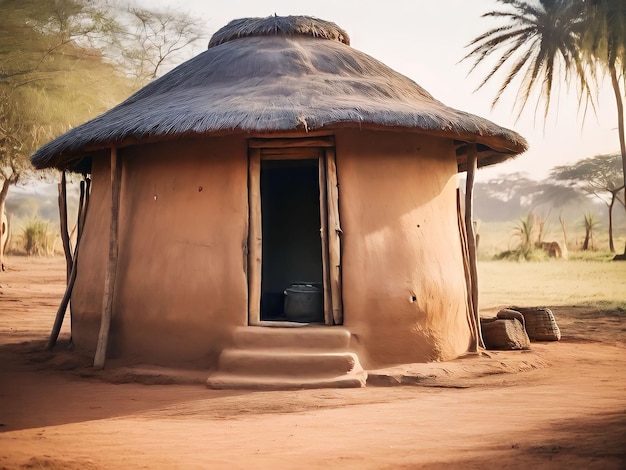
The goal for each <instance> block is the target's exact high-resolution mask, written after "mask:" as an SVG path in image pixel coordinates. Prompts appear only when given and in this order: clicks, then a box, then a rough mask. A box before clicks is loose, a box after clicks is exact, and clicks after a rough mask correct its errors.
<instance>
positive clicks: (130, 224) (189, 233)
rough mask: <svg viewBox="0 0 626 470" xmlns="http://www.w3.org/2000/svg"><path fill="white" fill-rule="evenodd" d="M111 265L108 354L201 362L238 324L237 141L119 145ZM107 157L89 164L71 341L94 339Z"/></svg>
mask: <svg viewBox="0 0 626 470" xmlns="http://www.w3.org/2000/svg"><path fill="white" fill-rule="evenodd" d="M121 155H122V158H123V160H124V166H123V179H122V194H121V204H120V228H119V263H118V271H117V279H116V284H115V300H114V306H113V321H112V334H111V337H112V340H111V342H110V353H111V356H113V357H115V356H116V355H123V356H124V359H125V360H132V359H137V360H143V359H146V360H150V361H151V362H156V363H162V364H165V365H167V364H176V365H179V366H180V365H184V363H189V365H190V366H210V365H211V364H212V363H213V362H214V361H215V359H216V357H217V354H218V352H219V351H220V350H221V348H222V345H223V343H224V342H225V341H228V338H229V331H230V330H231V329H232V328H233V327H234V326H238V325H245V324H246V323H247V284H246V277H245V263H246V260H245V250H244V247H245V241H246V239H247V193H248V191H247V156H246V144H245V141H244V139H243V138H220V139H207V140H203V141H191V142H186V143H180V142H171V143H166V144H153V145H145V146H141V147H131V148H127V149H123V150H122V151H121ZM109 185H110V177H109V162H108V161H107V159H106V158H104V159H99V160H95V161H94V167H93V190H92V206H91V208H90V213H89V215H88V219H87V226H86V230H85V234H84V242H85V243H84V245H83V247H82V248H81V252H80V260H79V263H80V264H79V273H80V274H79V278H78V281H77V283H76V287H75V290H74V294H73V297H72V305H73V311H74V312H75V314H74V318H73V322H74V325H73V326H74V338H75V341H76V342H77V344H78V345H79V346H83V347H86V348H88V349H94V348H95V344H96V341H97V331H98V328H99V321H100V320H99V319H100V312H101V308H102V293H103V286H104V272H105V270H106V260H107V255H108V238H109V228H108V227H109V220H110V218H109V211H110V190H109Z"/></svg>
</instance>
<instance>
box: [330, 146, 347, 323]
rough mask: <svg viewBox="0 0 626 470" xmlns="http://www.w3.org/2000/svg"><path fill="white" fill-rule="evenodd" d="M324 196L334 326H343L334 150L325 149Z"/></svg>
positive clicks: (337, 195) (339, 230)
mask: <svg viewBox="0 0 626 470" xmlns="http://www.w3.org/2000/svg"><path fill="white" fill-rule="evenodd" d="M326 189H327V191H326V196H327V198H328V266H329V277H330V290H331V298H332V306H333V320H334V323H335V325H342V324H343V307H342V300H341V235H342V231H341V224H340V222H339V183H338V181H337V162H336V160H335V149H334V148H327V149H326Z"/></svg>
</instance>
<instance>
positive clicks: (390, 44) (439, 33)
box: [136, 0, 619, 181]
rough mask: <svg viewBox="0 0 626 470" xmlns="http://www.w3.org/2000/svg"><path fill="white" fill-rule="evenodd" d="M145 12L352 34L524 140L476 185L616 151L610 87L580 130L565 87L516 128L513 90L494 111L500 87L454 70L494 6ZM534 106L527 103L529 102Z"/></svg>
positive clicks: (428, 3)
mask: <svg viewBox="0 0 626 470" xmlns="http://www.w3.org/2000/svg"><path fill="white" fill-rule="evenodd" d="M136 1H137V3H138V4H140V5H145V6H149V7H152V8H154V7H157V8H161V7H165V8H173V9H177V10H180V11H187V12H190V13H192V14H193V15H194V16H196V17H198V18H202V19H204V20H205V22H206V27H207V38H206V41H205V43H208V40H209V38H210V36H211V35H212V34H213V33H214V32H215V31H217V30H218V29H219V28H221V27H222V26H224V25H226V24H227V23H228V22H229V21H230V20H233V19H235V18H244V17H254V16H268V15H273V14H274V13H276V14H278V15H279V16H283V15H310V16H315V17H318V18H322V19H324V20H328V21H332V22H334V23H336V24H337V25H339V26H340V27H342V28H343V29H345V30H346V31H347V32H348V34H349V35H350V39H351V46H352V47H353V48H355V49H358V50H360V51H362V52H365V53H367V54H369V55H371V56H373V57H375V58H376V59H378V60H380V61H381V62H383V63H385V64H386V65H388V66H389V67H391V68H393V69H395V70H396V71H398V72H400V73H402V74H404V75H406V76H407V77H409V78H411V79H412V80H414V81H415V82H416V83H418V84H419V85H421V86H422V87H423V88H425V89H426V90H427V91H428V92H429V93H430V94H431V95H433V96H434V97H435V98H436V99H438V100H440V101H442V102H443V103H445V104H446V105H448V106H451V107H453V108H457V109H460V110H463V111H467V112H470V113H473V114H476V115H478V116H482V117H484V118H487V119H489V120H491V121H493V122H495V123H496V124H499V125H501V126H503V127H507V128H509V129H513V130H515V131H516V132H518V133H519V134H521V135H522V136H524V137H525V138H526V139H527V140H528V142H529V145H530V149H529V150H528V152H526V153H525V154H522V155H521V156H519V157H518V158H516V159H515V160H512V161H509V162H506V163H503V164H500V165H495V166H493V167H490V168H488V169H484V170H481V171H479V172H478V175H477V179H478V180H483V181H484V180H487V179H490V178H493V177H496V176H498V175H500V174H508V173H512V172H518V171H523V172H527V173H528V174H529V175H530V176H531V177H533V178H536V179H541V178H544V177H546V176H547V175H548V172H549V170H550V169H551V168H552V167H554V166H557V165H563V164H568V163H572V162H575V161H577V160H580V159H583V158H587V157H591V156H594V155H597V154H603V153H614V152H618V151H619V140H618V135H617V111H616V107H615V98H614V95H613V91H612V89H611V86H610V80H609V79H608V78H607V79H606V80H605V81H604V84H603V87H602V89H601V91H600V94H599V96H598V101H599V106H598V113H597V116H596V115H594V114H593V112H591V111H590V112H589V113H588V114H587V117H586V119H585V122H584V124H583V122H582V113H579V112H578V98H577V95H576V90H575V89H574V88H572V90H570V91H569V92H568V90H567V89H566V86H565V84H564V83H563V84H562V86H561V87H560V88H561V92H560V93H558V94H556V93H555V96H554V98H556V99H555V100H554V101H553V108H552V111H551V114H550V115H549V116H548V120H547V121H545V122H544V120H543V108H541V109H540V110H539V112H538V113H537V119H535V117H534V104H535V102H536V100H533V101H530V102H529V105H528V106H527V109H525V111H524V113H523V114H522V116H521V117H520V119H519V120H517V121H516V119H515V118H516V113H515V112H514V110H513V100H514V97H515V93H514V92H515V91H516V90H515V89H512V90H511V91H510V92H508V93H507V94H505V96H503V98H502V100H501V102H500V104H498V106H497V107H496V108H495V109H494V110H492V109H491V100H492V99H493V97H494V95H495V92H496V90H497V88H498V87H499V86H500V84H501V81H500V80H497V81H495V82H493V83H491V84H489V85H487V86H485V87H484V88H483V89H481V90H480V91H478V92H475V93H474V89H475V88H476V87H477V86H478V85H479V83H480V82H481V79H482V78H483V75H482V74H481V73H480V71H479V72H478V73H474V74H472V75H470V76H467V73H468V71H469V69H470V65H471V63H470V62H468V61H466V62H463V63H460V64H459V63H458V62H459V60H460V59H461V58H462V57H463V56H464V55H465V54H466V50H465V48H464V46H465V45H466V44H467V43H469V42H470V41H471V40H472V39H473V38H475V37H476V36H478V35H479V34H481V33H483V32H485V31H486V30H487V29H488V28H490V27H491V26H492V25H494V24H495V23H493V20H490V19H484V18H481V17H480V16H481V14H482V13H484V12H487V11H489V10H492V9H501V5H500V4H499V3H497V2H496V1H495V0H387V1H382V0H316V1H303V0H220V1H216V0H136ZM531 100H532V98H531Z"/></svg>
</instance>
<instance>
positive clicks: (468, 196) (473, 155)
mask: <svg viewBox="0 0 626 470" xmlns="http://www.w3.org/2000/svg"><path fill="white" fill-rule="evenodd" d="M477 168H478V152H477V150H476V144H475V143H468V144H467V179H466V181H465V231H466V233H467V249H468V254H469V263H470V279H471V299H472V306H473V310H474V315H475V319H476V338H477V340H478V341H477V344H476V352H477V351H478V347H479V346H481V347H484V344H483V340H482V334H481V331H480V312H479V309H478V269H477V266H476V234H475V233H474V176H475V174H476V170H477Z"/></svg>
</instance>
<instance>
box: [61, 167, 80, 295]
mask: <svg viewBox="0 0 626 470" xmlns="http://www.w3.org/2000/svg"><path fill="white" fill-rule="evenodd" d="M58 188H59V226H60V229H61V241H62V242H63V253H65V270H66V275H65V281H66V283H69V280H70V275H71V273H72V248H71V247H70V235H69V233H68V230H67V181H66V178H65V171H62V172H61V182H60V183H59V185H58ZM81 210H82V204H79V206H78V211H79V212H80V211H81Z"/></svg>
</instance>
